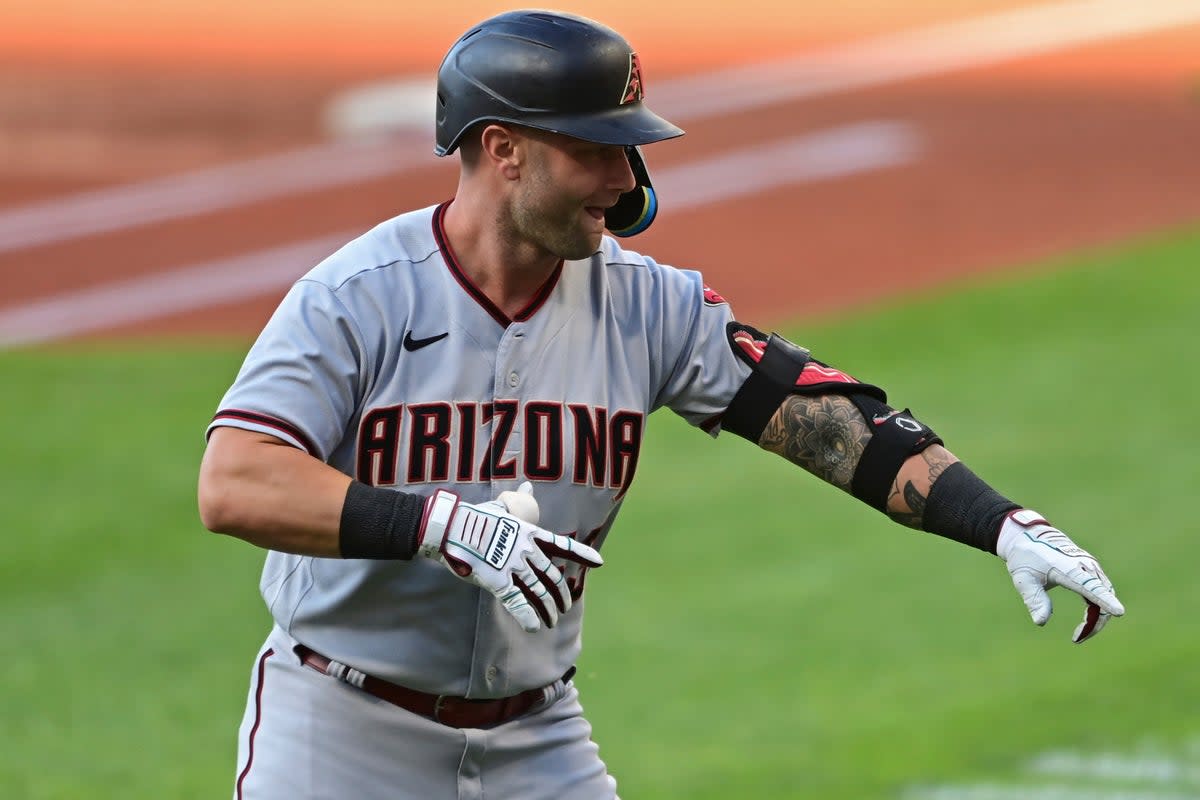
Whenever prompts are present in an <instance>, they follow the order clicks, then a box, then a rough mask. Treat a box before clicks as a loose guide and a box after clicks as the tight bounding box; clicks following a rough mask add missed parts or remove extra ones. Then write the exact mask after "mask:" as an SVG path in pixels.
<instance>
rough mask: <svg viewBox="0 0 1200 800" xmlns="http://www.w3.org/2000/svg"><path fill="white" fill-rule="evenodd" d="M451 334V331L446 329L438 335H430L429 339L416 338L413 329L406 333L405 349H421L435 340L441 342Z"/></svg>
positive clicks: (410, 350)
mask: <svg viewBox="0 0 1200 800" xmlns="http://www.w3.org/2000/svg"><path fill="white" fill-rule="evenodd" d="M449 335H450V331H446V332H445V333H439V334H438V335H437V336H430V337H429V338H427V339H414V338H413V335H412V331H409V332H408V333H406V334H404V349H405V350H408V351H409V352H412V351H413V350H420V349H421V348H422V347H427V346H428V345H431V344H433V343H434V342H440V341H441V340H442V339H445V338H446V337H447V336H449Z"/></svg>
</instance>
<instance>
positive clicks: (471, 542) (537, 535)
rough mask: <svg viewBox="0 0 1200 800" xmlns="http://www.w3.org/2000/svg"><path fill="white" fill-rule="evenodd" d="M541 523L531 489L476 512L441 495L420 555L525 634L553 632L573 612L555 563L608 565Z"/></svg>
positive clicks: (429, 509) (432, 507)
mask: <svg viewBox="0 0 1200 800" xmlns="http://www.w3.org/2000/svg"><path fill="white" fill-rule="evenodd" d="M539 515H540V512H539V510H538V505H537V501H536V500H534V499H533V485H532V484H530V483H529V482H528V481H526V482H525V483H522V484H521V487H520V488H519V489H518V490H517V491H516V492H502V493H501V494H500V496H499V497H497V498H496V499H495V500H490V501H488V502H486V503H479V504H477V505H476V504H472V503H464V502H462V501H461V500H459V498H458V495H456V494H455V493H454V492H448V491H446V490H444V489H440V490H438V491H437V492H435V493H434V494H433V496H432V497H430V498H429V499H428V500H427V501H425V513H424V517H423V519H422V522H421V530H420V532H419V533H418V537H419V538H418V544H417V552H419V553H420V554H421V555H423V556H425V557H427V558H432V559H436V560H440V561H442V562H443V563H444V564H445V565H446V566H447V568H449V569H450V571H451V572H453V573H454V574H455V575H457V576H458V577H460V578H462V579H463V580H466V581H470V582H471V583H473V584H475V585H476V586H479V587H482V588H484V589H487V590H488V591H489V592H491V593H492V594H493V595H495V596H496V598H497V599H498V600H499V601H500V603H501V604H502V605H503V606H504V607H505V608H506V609H508V612H509V613H510V614H512V615H513V616H514V617H515V618H516V620H517V622H519V623H520V624H521V627H522V628H524V629H525V630H527V631H530V632H532V631H536V630H538V629H540V628H541V627H543V626H545V627H547V628H553V627H554V623H556V622H557V621H558V616H559V614H565V613H566V612H567V611H569V610H570V608H571V592H570V590H569V589H568V588H567V582H566V579H565V578H564V577H563V574H562V572H561V571H560V570H559V569H558V567H556V566H554V564H552V563H551V562H550V559H551V557H558V558H564V559H566V560H567V561H573V562H576V563H578V564H582V565H583V566H585V567H599V566H601V565H602V564H603V563H604V559H602V558H601V557H600V554H599V553H597V552H596V551H595V550H593V549H592V548H590V547H588V546H587V545H585V544H583V543H581V542H577V541H575V540H574V539H572V538H570V537H569V536H560V535H558V534H555V533H551V532H550V531H547V530H543V529H542V528H539V527H537V524H536V522H537V520H538V517H539Z"/></svg>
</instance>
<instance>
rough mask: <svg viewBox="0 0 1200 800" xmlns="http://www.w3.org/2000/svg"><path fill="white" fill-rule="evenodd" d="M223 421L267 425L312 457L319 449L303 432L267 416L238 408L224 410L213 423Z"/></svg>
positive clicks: (289, 424) (215, 417) (214, 418)
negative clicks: (240, 421) (293, 441)
mask: <svg viewBox="0 0 1200 800" xmlns="http://www.w3.org/2000/svg"><path fill="white" fill-rule="evenodd" d="M223 419H237V420H242V421H243V422H254V423H257V424H258V425H265V426H266V427H268V428H274V429H275V430H277V431H279V432H280V433H284V434H287V435H288V436H290V437H292V438H293V439H295V440H296V441H297V442H299V443H300V446H301V447H303V448H304V449H305V450H306V451H307V452H308V454H309V455H310V456H315V455H316V454H317V448H315V447H313V443H312V440H311V439H309V438H308V437H307V436H305V435H304V433H303V432H301V430H300V429H299V428H297V427H296V426H295V425H292V424H291V423H290V422H284V421H283V420H281V419H276V418H275V417H268V416H267V415H266V414H256V413H254V412H253V411H241V410H239V409H236V408H223V409H221V410H220V411H218V412H217V414H216V416H214V417H213V422H217V421H218V420H223Z"/></svg>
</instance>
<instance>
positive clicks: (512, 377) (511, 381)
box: [508, 372, 521, 389]
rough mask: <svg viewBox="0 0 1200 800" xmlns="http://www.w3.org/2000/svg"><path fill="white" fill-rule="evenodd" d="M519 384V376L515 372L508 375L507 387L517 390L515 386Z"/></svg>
mask: <svg viewBox="0 0 1200 800" xmlns="http://www.w3.org/2000/svg"><path fill="white" fill-rule="evenodd" d="M520 382H521V376H520V375H518V374H517V373H515V372H510V373H508V385H509V386H511V387H512V388H514V389H515V388H517V384H519V383H520Z"/></svg>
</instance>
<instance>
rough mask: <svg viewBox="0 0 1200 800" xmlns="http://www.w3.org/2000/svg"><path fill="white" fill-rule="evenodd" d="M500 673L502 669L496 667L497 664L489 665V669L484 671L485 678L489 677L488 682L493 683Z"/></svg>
mask: <svg viewBox="0 0 1200 800" xmlns="http://www.w3.org/2000/svg"><path fill="white" fill-rule="evenodd" d="M499 674H500V670H499V669H497V668H496V665H495V664H492V665H491V666H490V667H488V668H487V669H485V670H484V671H483V676H484V677H485V678H487V682H488V683H491V682H492V681H494V680H496V676H497V675H499Z"/></svg>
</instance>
